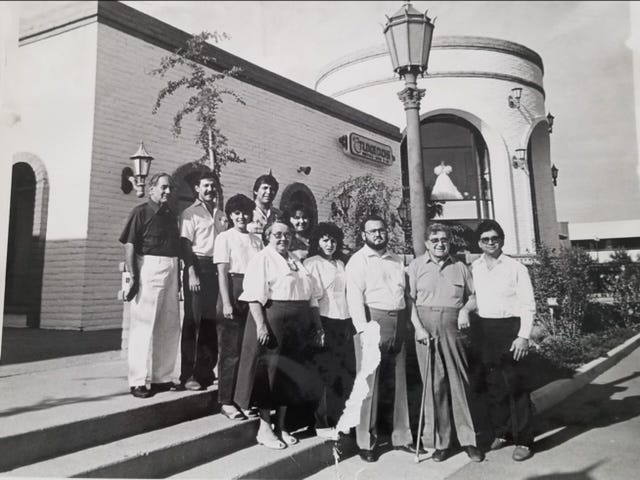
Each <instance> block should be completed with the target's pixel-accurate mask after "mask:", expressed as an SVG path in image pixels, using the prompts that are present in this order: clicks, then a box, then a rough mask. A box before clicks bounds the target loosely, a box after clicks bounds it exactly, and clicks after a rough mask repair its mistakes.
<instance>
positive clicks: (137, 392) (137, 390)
mask: <svg viewBox="0 0 640 480" xmlns="http://www.w3.org/2000/svg"><path fill="white" fill-rule="evenodd" d="M130 390H131V395H133V396H134V397H136V398H149V397H152V396H153V392H151V391H149V390H148V389H147V387H146V386H144V385H141V386H139V387H131V389H130Z"/></svg>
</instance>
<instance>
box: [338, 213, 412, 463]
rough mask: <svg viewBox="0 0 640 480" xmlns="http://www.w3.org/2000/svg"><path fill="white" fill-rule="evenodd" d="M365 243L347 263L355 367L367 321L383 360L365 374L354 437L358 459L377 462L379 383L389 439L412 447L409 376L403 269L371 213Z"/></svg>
mask: <svg viewBox="0 0 640 480" xmlns="http://www.w3.org/2000/svg"><path fill="white" fill-rule="evenodd" d="M362 239H363V240H364V242H365V245H364V246H363V247H362V248H361V249H360V250H358V251H357V252H356V253H355V254H354V255H353V257H351V259H350V260H349V263H348V264H347V266H346V269H345V272H346V284H347V304H348V305H349V312H350V313H351V317H352V320H353V326H354V327H355V330H356V332H357V334H356V337H355V342H356V349H355V350H356V368H357V370H358V371H361V369H362V368H363V365H362V359H363V353H362V352H363V350H362V346H361V342H363V339H362V333H363V332H364V331H365V330H368V328H367V323H368V322H375V323H376V324H377V325H378V326H379V331H380V340H379V348H380V355H381V360H380V364H379V365H378V366H377V367H376V368H375V371H374V373H373V374H372V375H369V376H368V377H367V384H368V386H369V391H368V394H367V395H366V397H365V398H364V401H363V402H362V406H361V409H360V423H359V425H358V426H357V427H356V441H357V443H358V448H359V449H360V452H359V453H360V458H362V460H364V461H365V462H375V461H376V460H377V456H376V451H375V447H376V443H377V437H378V429H377V417H378V411H377V410H378V403H379V401H378V399H379V392H380V389H381V384H382V385H383V386H388V389H387V388H385V391H393V392H394V401H393V433H392V435H391V443H392V445H393V446H394V448H396V449H402V450H408V451H411V443H412V436H411V430H410V427H409V408H408V402H407V378H406V371H405V357H406V355H405V345H404V332H405V327H406V319H405V318H404V309H405V286H406V281H405V270H404V262H403V261H402V258H400V257H399V256H398V255H395V254H394V253H392V252H390V251H388V250H387V244H388V242H389V238H388V231H387V225H386V222H385V221H384V219H383V218H381V217H379V216H376V215H370V216H368V217H367V218H366V219H365V221H364V222H363V223H362Z"/></svg>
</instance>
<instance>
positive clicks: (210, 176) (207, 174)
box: [193, 170, 218, 189]
mask: <svg viewBox="0 0 640 480" xmlns="http://www.w3.org/2000/svg"><path fill="white" fill-rule="evenodd" d="M202 180H213V184H214V186H215V187H216V189H217V188H218V177H217V176H216V174H215V173H213V172H211V171H209V170H203V171H202V172H200V173H199V174H198V175H195V176H194V179H193V185H194V186H199V185H200V182H201V181H202Z"/></svg>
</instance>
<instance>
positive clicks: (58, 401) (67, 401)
mask: <svg viewBox="0 0 640 480" xmlns="http://www.w3.org/2000/svg"><path fill="white" fill-rule="evenodd" d="M124 395H129V392H128V391H123V392H120V393H113V394H110V395H100V396H97V397H67V398H45V399H44V400H42V401H40V402H38V403H34V404H33V405H24V406H20V407H15V408H10V409H8V410H3V411H0V418H2V417H10V416H12V415H20V414H21V413H26V412H35V411H38V410H46V409H48V408H55V407H60V406H63V405H71V404H74V403H86V402H100V401H102V400H108V399H110V398H115V397H121V396H124Z"/></svg>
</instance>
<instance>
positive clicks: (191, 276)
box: [180, 171, 226, 390]
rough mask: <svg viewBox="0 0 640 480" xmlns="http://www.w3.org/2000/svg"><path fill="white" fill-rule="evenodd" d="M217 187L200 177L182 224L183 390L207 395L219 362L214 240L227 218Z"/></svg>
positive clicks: (209, 175)
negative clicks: (194, 195) (205, 392)
mask: <svg viewBox="0 0 640 480" xmlns="http://www.w3.org/2000/svg"><path fill="white" fill-rule="evenodd" d="M217 183H218V180H217V178H216V177H215V175H214V174H213V173H212V172H206V171H205V172H203V173H201V174H200V175H199V176H198V178H197V179H196V183H195V185H194V188H195V191H196V194H197V195H198V197H197V198H196V200H195V202H193V205H191V206H190V207H188V208H187V209H185V211H184V212H182V216H181V222H180V242H181V245H182V261H183V262H184V271H183V281H182V285H183V289H184V290H183V292H184V321H183V323H182V342H181V348H182V364H181V372H180V385H181V386H182V387H184V388H186V389H187V390H203V389H205V388H207V387H208V386H210V385H211V384H212V383H213V380H214V374H213V369H214V367H215V366H216V362H217V358H218V336H217V334H216V302H217V300H218V270H217V267H216V265H215V264H214V263H213V247H214V242H215V239H216V236H217V235H218V234H219V233H221V232H223V231H225V230H226V228H225V226H224V223H223V218H224V216H225V215H224V213H223V212H222V211H220V210H219V209H218V208H217V207H216V202H217V189H216V185H217Z"/></svg>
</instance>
